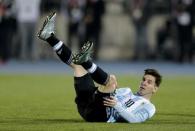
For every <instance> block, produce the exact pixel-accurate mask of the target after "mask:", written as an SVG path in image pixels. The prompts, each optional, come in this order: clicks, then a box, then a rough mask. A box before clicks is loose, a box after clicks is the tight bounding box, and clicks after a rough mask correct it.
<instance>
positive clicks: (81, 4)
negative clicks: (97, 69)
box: [0, 0, 195, 131]
mask: <svg viewBox="0 0 195 131" xmlns="http://www.w3.org/2000/svg"><path fill="white" fill-rule="evenodd" d="M88 2H89V3H88ZM87 3H88V4H87ZM53 11H56V12H57V22H56V34H57V36H58V37H59V38H60V39H61V40H63V41H64V42H65V44H67V45H68V46H70V47H71V48H72V50H73V51H75V52H76V51H78V50H79V48H80V47H81V46H82V43H83V42H84V41H86V40H92V41H94V44H95V48H94V54H93V59H94V60H95V61H96V62H97V64H98V65H99V66H101V67H102V68H103V69H105V70H106V71H108V72H110V73H113V74H115V75H117V76H118V81H119V83H120V85H121V86H131V87H132V88H133V90H134V91H136V87H137V85H138V84H139V80H140V78H141V77H142V73H143V70H144V69H145V68H156V69H158V70H159V71H160V72H161V73H162V75H163V84H162V88H161V89H160V91H159V93H157V95H155V98H154V99H153V102H154V103H155V105H156V106H157V114H156V116H155V117H154V118H153V119H152V120H150V121H148V122H146V123H144V124H140V125H137V124H131V125H129V124H114V125H108V124H106V123H94V124H90V123H84V121H83V120H82V118H80V116H79V115H78V113H77V111H76V105H75V104H74V96H75V94H74V90H73V79H72V74H73V73H72V71H71V69H70V68H69V67H68V66H66V65H64V64H63V63H62V62H60V61H59V60H58V58H57V57H56V55H55V53H54V52H53V51H52V49H51V48H50V47H49V46H48V45H47V44H46V43H45V42H43V41H41V40H39V39H38V38H37V36H36V33H37V31H38V30H39V28H40V27H41V26H42V24H43V21H44V19H45V17H46V16H47V15H48V14H50V13H51V12H53ZM194 15H195V1H194V0H30V1H29V0H0V130H2V131H4V130H64V129H67V130H83V131H87V130H89V131H90V130H97V131H99V130H101V131H103V130H106V131H108V130H113V131H114V130H116V131H122V130H125V131H126V130H130V129H131V130H143V128H144V130H150V131H151V130H162V131H164V130H171V131H172V130H177V131H178V130H194V129H195V126H194V125H195V123H194V121H195V112H194V111H195V104H194V99H195V96H194V95H193V93H194V91H195V88H194V85H195V84H194V81H195V64H194V62H195V58H194V55H195V39H194V38H195V30H194V29H195V28H194ZM93 20H94V21H93ZM97 127H98V128H97Z"/></svg>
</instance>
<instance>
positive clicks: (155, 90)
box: [152, 85, 158, 93]
mask: <svg viewBox="0 0 195 131" xmlns="http://www.w3.org/2000/svg"><path fill="white" fill-rule="evenodd" d="M157 90H158V86H156V85H155V86H154V88H153V91H152V93H156V92H157Z"/></svg>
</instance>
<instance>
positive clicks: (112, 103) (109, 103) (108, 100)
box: [103, 96, 117, 107]
mask: <svg viewBox="0 0 195 131" xmlns="http://www.w3.org/2000/svg"><path fill="white" fill-rule="evenodd" d="M103 103H104V106H110V107H114V106H115V105H116V104H117V100H116V98H115V97H113V96H110V97H105V98H104V101H103Z"/></svg>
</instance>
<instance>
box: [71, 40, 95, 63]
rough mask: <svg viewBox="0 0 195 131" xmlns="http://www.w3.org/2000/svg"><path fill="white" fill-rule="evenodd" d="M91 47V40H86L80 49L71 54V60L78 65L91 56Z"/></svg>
mask: <svg viewBox="0 0 195 131" xmlns="http://www.w3.org/2000/svg"><path fill="white" fill-rule="evenodd" d="M92 47H93V42H90V41H87V42H86V43H84V45H83V46H82V48H81V51H80V52H79V53H78V54H76V55H74V56H73V59H72V62H73V63H74V64H77V65H80V64H82V63H83V62H86V61H88V60H89V59H90V58H91V57H90V54H91V50H92Z"/></svg>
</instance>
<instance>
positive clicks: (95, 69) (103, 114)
mask: <svg viewBox="0 0 195 131" xmlns="http://www.w3.org/2000/svg"><path fill="white" fill-rule="evenodd" d="M55 17H56V13H53V14H51V15H50V16H48V17H47V19H46V20H45V22H44V24H43V27H42V29H41V30H40V31H39V33H38V37H39V38H40V39H42V40H44V41H47V42H48V43H49V44H50V45H51V46H52V47H53V49H54V51H56V53H57V55H58V56H59V58H60V59H61V60H62V61H63V62H64V63H66V64H67V65H69V66H70V67H72V69H73V71H74V87H75V92H76V98H75V102H76V104H77V109H78V112H79V114H80V115H81V116H82V117H83V119H85V120H86V121H89V122H111V123H112V122H129V123H141V122H144V121H146V120H148V119H150V118H151V117H152V116H154V114H155V112H156V108H155V106H154V105H153V104H152V103H151V101H150V99H151V97H152V95H153V94H154V93H156V91H157V90H158V88H159V86H160V83H161V75H160V74H159V73H158V72H157V71H156V70H155V69H146V70H145V72H144V75H143V78H142V80H141V84H140V86H139V90H138V91H137V93H135V94H134V93H133V92H132V91H131V89H130V88H129V87H122V88H119V87H118V84H117V79H116V77H115V75H112V74H108V73H107V72H105V71H104V70H102V69H101V68H100V67H99V66H97V65H96V64H95V63H93V62H92V61H91V60H90V52H91V49H92V47H93V43H92V42H86V43H85V44H84V45H83V47H82V49H81V51H80V52H79V53H77V54H75V55H73V54H72V51H71V50H70V49H69V48H68V47H67V46H66V45H65V44H64V43H63V42H62V41H60V40H59V39H58V38H56V36H55V32H54V28H55ZM94 81H95V82H96V83H98V84H100V85H101V86H99V87H96V86H95V84H94Z"/></svg>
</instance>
